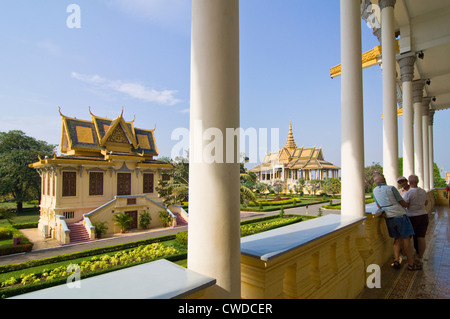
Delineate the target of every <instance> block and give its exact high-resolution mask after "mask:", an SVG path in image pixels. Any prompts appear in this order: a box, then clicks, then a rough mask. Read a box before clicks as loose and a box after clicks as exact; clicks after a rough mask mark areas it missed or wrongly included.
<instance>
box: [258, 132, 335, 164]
mask: <svg viewBox="0 0 450 319" xmlns="http://www.w3.org/2000/svg"><path fill="white" fill-rule="evenodd" d="M274 164H275V165H283V166H284V168H288V169H303V170H312V169H340V168H339V167H338V166H336V165H334V164H333V163H330V162H328V161H326V160H325V159H324V157H323V152H322V148H321V147H319V148H316V147H309V148H304V147H303V146H302V147H297V146H296V144H295V142H294V136H293V134H292V124H291V123H290V124H289V133H288V139H287V142H286V145H285V146H284V147H283V148H282V149H281V150H280V151H278V152H274V153H269V154H267V155H266V156H265V157H264V160H263V162H262V163H261V164H260V165H257V166H255V167H254V168H252V169H251V170H250V171H251V172H259V171H266V170H269V169H272V166H273V165H274Z"/></svg>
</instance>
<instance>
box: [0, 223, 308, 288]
mask: <svg viewBox="0 0 450 319" xmlns="http://www.w3.org/2000/svg"><path fill="white" fill-rule="evenodd" d="M310 218H314V217H312V216H299V215H285V216H284V217H280V216H279V215H275V216H269V217H263V218H259V219H255V220H253V221H251V220H247V221H244V222H242V226H241V228H243V229H244V230H246V231H247V232H250V233H256V232H261V231H266V230H269V229H273V228H275V227H281V226H284V225H287V224H289V223H294V222H300V221H302V220H306V219H310ZM293 219H294V220H293ZM250 228H251V229H250ZM161 244H163V245H164V246H166V247H171V246H172V247H174V248H175V249H177V250H178V251H179V253H182V254H185V253H187V247H186V246H183V245H180V244H179V243H178V242H177V240H176V239H174V240H168V241H163V242H161ZM121 251H123V252H125V251H130V249H129V248H128V249H124V250H115V251H111V252H108V253H104V252H103V253H100V254H98V255H90V256H87V257H81V258H75V257H74V259H70V260H64V261H60V262H55V263H46V264H42V265H39V266H30V267H28V268H25V269H20V270H14V271H7V272H4V273H2V274H0V283H2V282H5V281H7V280H9V279H10V278H11V277H14V278H16V280H17V281H19V282H20V278H23V277H24V276H34V274H40V273H43V272H50V271H51V270H52V269H56V268H58V267H67V266H68V265H70V264H81V263H82V262H83V261H90V260H92V258H93V257H94V256H98V258H99V259H101V258H102V257H103V256H105V255H108V256H113V255H116V254H117V253H118V252H121ZM46 262H47V261H46ZM175 263H177V264H178V265H180V266H182V267H187V259H181V260H178V261H176V262H175ZM16 286H17V285H16ZM12 289H14V288H12ZM7 290H8V288H6V287H5V288H3V289H0V295H1V294H2V292H3V293H6V291H7Z"/></svg>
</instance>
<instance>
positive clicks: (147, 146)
mask: <svg viewBox="0 0 450 319" xmlns="http://www.w3.org/2000/svg"><path fill="white" fill-rule="evenodd" d="M89 113H90V114H91V116H92V120H91V121H86V120H79V119H76V118H71V117H68V116H65V115H63V114H62V113H61V112H60V115H61V117H62V133H61V153H65V154H67V155H86V154H88V155H94V153H97V154H98V155H101V154H102V155H106V154H109V155H112V154H116V155H123V156H125V155H131V156H143V157H150V158H152V157H153V156H157V155H158V150H157V147H156V142H155V136H154V130H155V129H153V130H144V129H139V128H135V127H134V125H133V122H134V120H133V121H131V122H127V121H125V120H124V118H123V111H122V113H121V114H120V115H119V116H118V117H117V118H115V119H114V120H111V119H107V118H102V117H98V116H95V115H94V114H92V113H91V112H90V110H89ZM89 153H91V154H89Z"/></svg>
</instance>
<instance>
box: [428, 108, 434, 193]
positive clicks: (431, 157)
mask: <svg viewBox="0 0 450 319" xmlns="http://www.w3.org/2000/svg"><path fill="white" fill-rule="evenodd" d="M433 125H434V110H433V109H430V112H429V114H428V141H429V142H428V158H429V160H428V161H429V167H430V170H429V174H430V189H433V188H434V140H433Z"/></svg>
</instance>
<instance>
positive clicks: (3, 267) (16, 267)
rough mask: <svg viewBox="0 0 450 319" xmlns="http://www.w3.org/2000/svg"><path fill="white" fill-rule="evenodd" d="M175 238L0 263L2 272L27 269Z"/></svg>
mask: <svg viewBox="0 0 450 319" xmlns="http://www.w3.org/2000/svg"><path fill="white" fill-rule="evenodd" d="M173 239H175V235H168V236H162V237H156V238H150V239H145V240H139V241H134V242H130V243H125V244H120V245H114V246H108V247H102V248H96V249H90V250H85V251H81V252H77V253H70V254H64V255H59V256H53V257H49V258H44V259H36V260H29V261H25V262H23V263H20V264H11V265H0V274H3V273H6V272H10V271H16V270H21V269H26V268H30V267H36V266H41V265H47V264H52V263H56V262H61V261H66V260H71V259H76V258H82V257H90V256H95V255H100V254H104V253H109V252H114V251H118V250H124V249H128V248H134V247H138V246H140V245H148V244H152V243H159V242H163V241H167V240H173Z"/></svg>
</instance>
